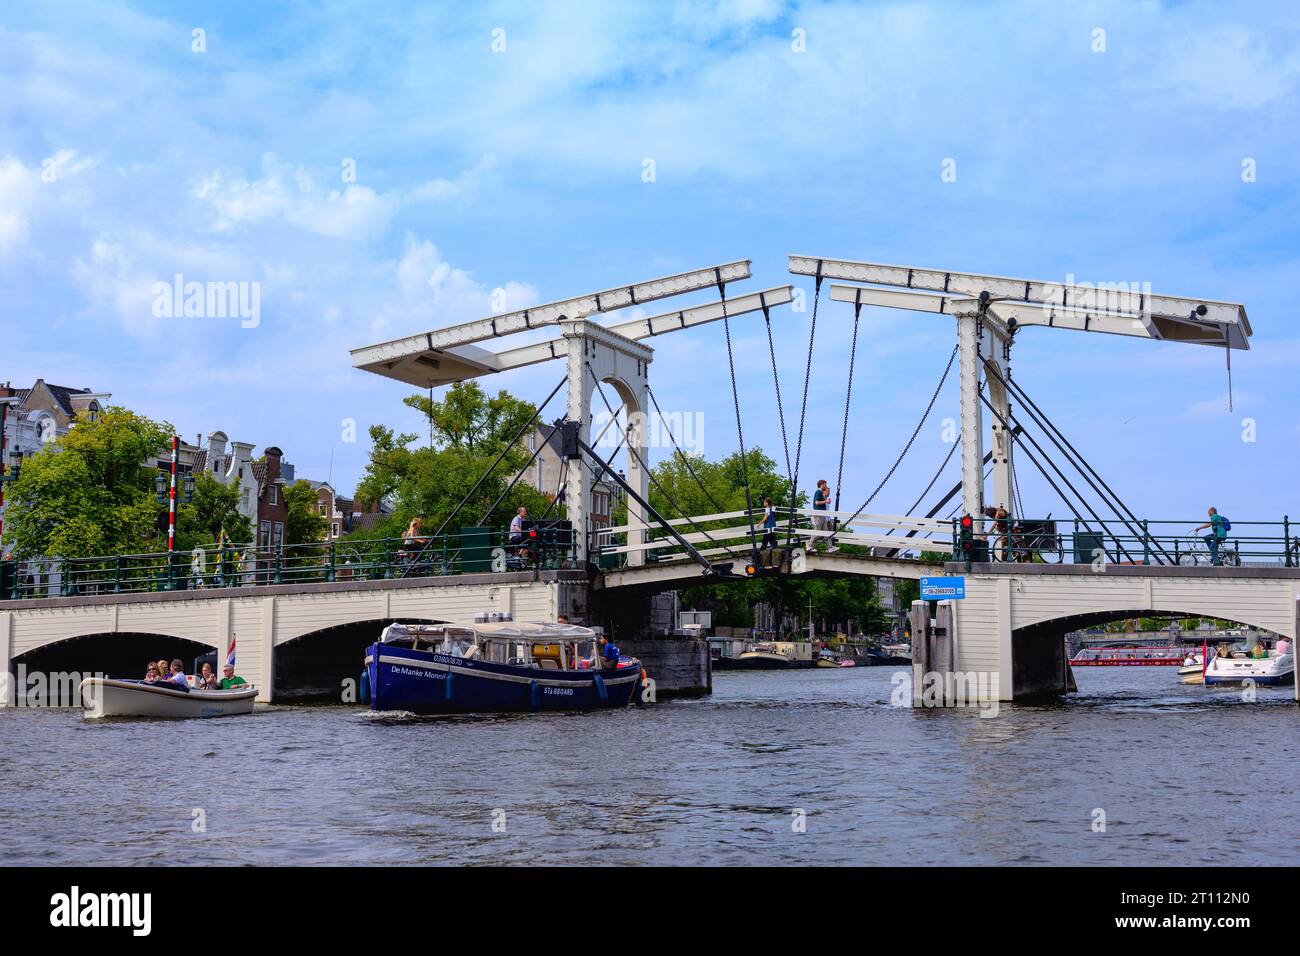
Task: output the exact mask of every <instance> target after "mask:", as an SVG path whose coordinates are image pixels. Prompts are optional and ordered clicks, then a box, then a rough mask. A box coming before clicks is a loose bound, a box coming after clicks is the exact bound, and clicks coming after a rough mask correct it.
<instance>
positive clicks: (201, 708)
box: [81, 677, 257, 720]
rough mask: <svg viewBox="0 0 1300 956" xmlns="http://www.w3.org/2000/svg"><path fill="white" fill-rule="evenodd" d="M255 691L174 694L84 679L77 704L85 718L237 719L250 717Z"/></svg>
mask: <svg viewBox="0 0 1300 956" xmlns="http://www.w3.org/2000/svg"><path fill="white" fill-rule="evenodd" d="M256 698H257V688H256V687H248V688H246V689H241V690H191V691H188V692H186V691H183V690H174V689H171V688H167V687H160V686H157V685H152V684H142V683H140V682H138V681H125V680H113V679H112V678H107V677H88V678H86V679H85V680H83V681H82V682H81V702H82V706H83V708H84V709H85V715H86V717H87V718H92V719H94V718H100V717H159V718H170V719H176V720H180V719H187V718H194V717H237V716H239V715H242V714H251V713H252V712H253V705H254V703H255V701H256Z"/></svg>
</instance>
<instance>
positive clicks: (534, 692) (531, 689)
mask: <svg viewBox="0 0 1300 956" xmlns="http://www.w3.org/2000/svg"><path fill="white" fill-rule="evenodd" d="M539 693H540V692H539V691H538V689H537V681H535V680H531V681H529V682H528V697H529V700H530V702H531V703H532V705H533V710H536V709H537V707H538V704H539V703H540V702H539V701H538V699H537V698H538V695H539Z"/></svg>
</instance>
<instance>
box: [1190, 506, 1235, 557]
mask: <svg viewBox="0 0 1300 956" xmlns="http://www.w3.org/2000/svg"><path fill="white" fill-rule="evenodd" d="M1209 515H1210V520H1209V521H1207V522H1205V524H1202V525H1197V526H1196V527H1195V528H1193V529H1192V531H1194V532H1195V531H1200V530H1201V529H1202V528H1209V529H1210V533H1209V534H1207V535H1205V546H1206V547H1207V548H1209V549H1210V563H1211V564H1220V563H1221V562H1220V561H1219V545H1220V544H1221V543H1222V542H1223V539H1224V538H1226V537H1227V536H1228V528H1229V527H1230V525H1229V524H1228V522H1227V519H1225V518H1224V517H1223V515H1221V514H1219V511H1218V509H1217V508H1210V511H1209Z"/></svg>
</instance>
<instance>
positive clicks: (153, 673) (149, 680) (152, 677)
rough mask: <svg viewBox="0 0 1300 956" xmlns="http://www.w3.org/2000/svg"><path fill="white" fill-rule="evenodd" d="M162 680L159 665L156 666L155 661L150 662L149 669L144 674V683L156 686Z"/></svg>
mask: <svg viewBox="0 0 1300 956" xmlns="http://www.w3.org/2000/svg"><path fill="white" fill-rule="evenodd" d="M161 678H162V675H161V674H159V673H158V665H157V664H155V663H154V662H153V661H150V662H149V667H148V669H147V670H145V673H144V681H143V683H146V684H156V683H158V681H159V680H160V679H161Z"/></svg>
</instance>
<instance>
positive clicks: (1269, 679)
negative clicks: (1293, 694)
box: [1205, 651, 1295, 687]
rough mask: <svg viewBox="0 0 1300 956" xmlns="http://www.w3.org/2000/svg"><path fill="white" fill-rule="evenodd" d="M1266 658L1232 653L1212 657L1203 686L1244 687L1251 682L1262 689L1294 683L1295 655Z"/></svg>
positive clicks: (1270, 655) (1206, 669) (1273, 652)
mask: <svg viewBox="0 0 1300 956" xmlns="http://www.w3.org/2000/svg"><path fill="white" fill-rule="evenodd" d="M1275 653H1276V652H1275V651H1271V652H1270V653H1269V656H1268V657H1247V656H1246V655H1245V654H1240V652H1238V653H1237V654H1233V655H1232V656H1230V657H1225V656H1218V655H1216V656H1215V657H1214V659H1213V660H1211V661H1210V664H1209V666H1208V667H1206V668H1205V684H1206V686H1207V687H1211V686H1214V685H1216V684H1217V685H1220V686H1222V685H1224V684H1244V683H1246V682H1247V681H1251V682H1253V683H1255V684H1258V685H1260V686H1263V687H1272V686H1276V685H1279V684H1290V683H1292V682H1294V681H1295V655H1294V654H1292V653H1286V654H1283V655H1282V656H1281V657H1275V656H1273V655H1274V654H1275Z"/></svg>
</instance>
